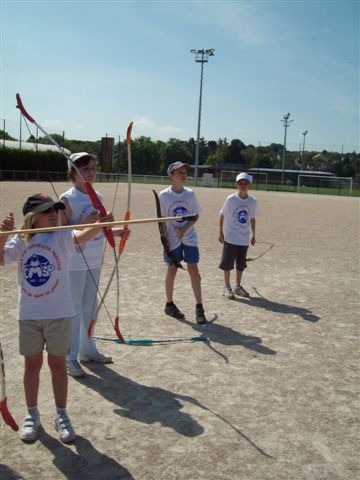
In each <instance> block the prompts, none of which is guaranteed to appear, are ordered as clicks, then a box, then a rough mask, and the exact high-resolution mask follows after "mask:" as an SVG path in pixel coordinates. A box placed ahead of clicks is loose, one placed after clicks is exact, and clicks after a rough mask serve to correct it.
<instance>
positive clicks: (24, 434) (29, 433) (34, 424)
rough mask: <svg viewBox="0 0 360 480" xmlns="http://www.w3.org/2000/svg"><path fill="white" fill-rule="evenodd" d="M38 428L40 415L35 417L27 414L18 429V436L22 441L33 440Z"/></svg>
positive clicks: (35, 437)
mask: <svg viewBox="0 0 360 480" xmlns="http://www.w3.org/2000/svg"><path fill="white" fill-rule="evenodd" d="M39 428H40V415H36V416H35V417H33V416H31V415H30V414H27V415H26V417H25V418H24V423H23V426H22V428H21V430H20V438H21V440H23V441H24V442H33V441H34V440H36V439H37V436H38V433H39Z"/></svg>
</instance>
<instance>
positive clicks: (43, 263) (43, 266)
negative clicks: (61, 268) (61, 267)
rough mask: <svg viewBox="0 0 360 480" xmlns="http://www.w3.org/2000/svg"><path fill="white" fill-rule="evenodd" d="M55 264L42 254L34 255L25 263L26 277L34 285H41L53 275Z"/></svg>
mask: <svg viewBox="0 0 360 480" xmlns="http://www.w3.org/2000/svg"><path fill="white" fill-rule="evenodd" d="M54 270H55V265H53V264H51V263H50V262H49V261H48V259H47V258H45V257H43V256H42V255H36V254H34V255H32V256H31V257H29V258H28V260H27V261H26V262H25V265H24V278H25V280H26V281H27V282H28V283H30V285H31V286H32V287H41V286H42V285H44V284H45V283H46V282H48V280H49V279H50V277H51V273H52V272H53V271H54Z"/></svg>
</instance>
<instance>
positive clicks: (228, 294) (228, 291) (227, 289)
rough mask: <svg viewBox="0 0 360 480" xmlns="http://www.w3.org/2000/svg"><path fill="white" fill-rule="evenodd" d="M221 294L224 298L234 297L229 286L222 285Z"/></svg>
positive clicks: (231, 298)
mask: <svg viewBox="0 0 360 480" xmlns="http://www.w3.org/2000/svg"><path fill="white" fill-rule="evenodd" d="M223 295H224V297H225V298H229V299H230V300H233V299H234V298H235V296H234V292H233V291H232V290H231V287H224V291H223Z"/></svg>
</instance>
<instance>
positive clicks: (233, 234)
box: [219, 172, 259, 299]
mask: <svg viewBox="0 0 360 480" xmlns="http://www.w3.org/2000/svg"><path fill="white" fill-rule="evenodd" d="M251 183H252V177H251V175H249V174H248V173H245V172H242V173H239V174H238V175H237V176H236V187H237V189H238V191H237V192H236V193H233V194H231V195H229V196H228V197H227V199H226V200H225V203H224V205H223V207H222V209H221V210H220V221H219V227H220V231H219V242H221V243H222V244H223V251H222V257H221V261H220V265H219V268H220V269H221V270H223V271H224V290H223V295H224V296H225V298H229V299H233V298H235V296H234V293H235V294H236V295H239V296H241V297H249V293H248V292H247V291H246V290H245V288H244V287H243V286H242V285H241V280H242V275H243V271H244V270H245V268H246V267H247V264H246V254H247V251H248V248H249V244H250V243H251V244H252V245H255V226H256V221H255V218H256V217H257V216H259V208H258V204H257V200H256V198H255V197H253V196H251V195H249V194H248V190H249V188H250V187H251ZM224 230H225V231H224ZM234 264H236V285H235V287H234V290H232V288H231V285H230V272H231V270H233V269H234Z"/></svg>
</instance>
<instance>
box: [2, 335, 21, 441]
mask: <svg viewBox="0 0 360 480" xmlns="http://www.w3.org/2000/svg"><path fill="white" fill-rule="evenodd" d="M0 363H1V365H0V382H1V397H0V413H1V416H2V418H3V420H4V422H5V423H6V425H9V427H11V428H12V429H13V430H14V432H17V431H18V430H19V427H18V426H17V423H16V422H15V420H14V419H13V417H12V415H11V413H10V412H9V409H8V406H7V398H6V387H5V365H4V356H3V352H2V348H1V343H0Z"/></svg>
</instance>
